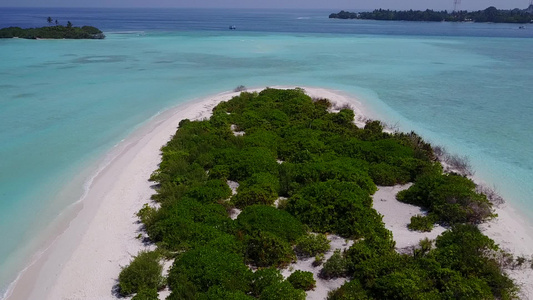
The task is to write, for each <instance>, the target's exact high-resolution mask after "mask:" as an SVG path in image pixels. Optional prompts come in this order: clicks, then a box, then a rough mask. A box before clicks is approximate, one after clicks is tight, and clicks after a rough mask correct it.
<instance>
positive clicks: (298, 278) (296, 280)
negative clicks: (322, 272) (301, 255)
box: [287, 270, 316, 291]
mask: <svg viewBox="0 0 533 300" xmlns="http://www.w3.org/2000/svg"><path fill="white" fill-rule="evenodd" d="M287 281H288V282H290V283H291V284H292V286H293V287H294V288H295V289H301V290H304V291H309V290H312V289H314V288H315V286H316V280H315V279H314V278H313V273H311V272H305V271H300V270H296V271H294V273H292V274H291V275H290V276H289V277H288V278H287Z"/></svg>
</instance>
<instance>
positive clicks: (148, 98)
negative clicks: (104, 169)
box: [0, 10, 533, 295]
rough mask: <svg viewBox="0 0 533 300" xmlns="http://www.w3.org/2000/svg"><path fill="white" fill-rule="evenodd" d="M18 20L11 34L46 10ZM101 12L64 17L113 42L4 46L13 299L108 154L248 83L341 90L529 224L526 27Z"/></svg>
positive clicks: (6, 231) (8, 269)
mask: <svg viewBox="0 0 533 300" xmlns="http://www.w3.org/2000/svg"><path fill="white" fill-rule="evenodd" d="M21 11H22V10H21ZM21 11H18V10H16V11H15V13H14V14H12V15H10V17H11V18H12V20H14V21H13V22H14V23H15V25H17V24H16V23H17V22H19V23H20V22H39V21H37V20H40V19H38V18H37V17H31V18H30V17H28V15H30V16H40V15H39V14H42V15H45V14H47V13H48V12H46V11H45V12H42V11H33V14H30V13H28V11H24V12H26V13H27V14H26V15H24V14H22V12H21ZM17 12H18V14H17ZM29 12H32V10H29ZM89 12H92V14H90V13H88V11H83V10H71V11H69V10H63V11H61V13H62V14H64V15H68V13H70V14H74V15H75V16H76V17H77V18H78V19H79V20H82V21H87V24H93V25H97V26H101V27H102V28H104V30H105V31H106V34H107V38H106V39H105V40H102V41H66V40H57V41H56V40H41V41H28V40H19V39H15V40H0V57H1V58H2V60H0V240H1V241H2V243H1V244H0V287H2V289H3V290H5V289H6V288H7V286H8V284H9V283H10V282H12V281H13V280H14V279H15V277H16V275H17V273H18V272H19V271H20V270H21V269H22V268H23V267H24V266H26V265H27V264H28V263H29V262H30V257H31V254H32V253H34V252H35V251H37V250H38V249H37V248H36V247H37V245H39V244H38V243H37V241H38V240H39V239H38V237H43V232H46V230H47V228H50V226H51V224H54V222H57V219H58V217H59V216H60V215H61V214H62V213H63V212H65V210H67V209H68V208H69V207H71V205H72V204H73V203H76V202H77V201H79V199H80V198H81V197H82V196H83V194H84V189H86V187H87V186H88V182H90V179H91V176H93V175H94V173H95V172H97V171H98V168H97V167H96V166H95V164H97V163H98V162H101V161H102V157H104V156H105V153H107V152H109V151H110V150H111V149H113V147H114V146H115V145H117V144H118V143H120V141H121V140H123V139H124V138H126V137H127V136H128V135H129V134H131V133H132V132H134V131H135V130H136V129H137V128H139V127H141V126H142V125H143V124H144V123H146V122H148V121H149V120H150V118H152V117H153V116H155V115H157V114H158V113H160V112H162V111H164V110H166V109H168V108H171V107H174V106H177V105H179V104H181V103H185V102H187V101H193V100H194V99H199V98H202V97H205V96H208V95H212V94H216V93H219V92H222V91H227V90H231V89H233V88H234V87H236V86H238V85H245V86H248V87H260V86H274V85H295V86H316V87H324V88H330V89H338V90H342V91H343V92H345V93H347V94H349V95H352V96H354V97H357V98H359V99H360V100H361V101H362V102H363V105H364V107H365V109H366V110H367V111H368V112H369V114H370V115H371V116H373V117H376V118H381V119H383V120H385V121H386V122H387V123H389V124H397V125H398V126H399V127H400V129H402V130H415V131H416V132H418V133H420V134H421V135H422V136H424V137H425V138H426V139H427V140H429V141H430V142H431V143H433V144H438V145H444V146H445V147H446V148H447V149H448V150H449V151H450V152H453V153H459V154H461V155H467V156H468V157H470V161H471V163H472V164H473V166H474V168H475V169H476V171H477V173H476V175H477V176H478V177H479V178H480V179H482V180H484V181H486V182H487V183H488V184H489V185H494V186H496V187H497V189H498V191H499V192H500V193H501V194H503V195H504V196H505V198H506V199H507V200H508V202H510V203H512V205H513V206H515V207H517V208H518V209H519V210H520V211H521V212H522V213H523V214H524V216H525V217H527V218H529V219H533V184H531V183H532V182H533V155H532V153H533V135H532V134H531V131H532V129H533V125H532V122H533V84H532V83H533V56H532V55H531V49H533V39H532V38H531V37H533V35H532V34H531V32H530V30H529V29H528V30H527V33H523V32H519V31H516V30H515V28H514V27H513V26H514V25H505V24H504V25H501V24H440V23H439V24H427V23H408V22H403V23H402V22H391V23H387V22H385V23H379V22H370V21H364V22H358V21H351V23H350V22H340V21H339V20H328V19H327V17H325V16H327V12H316V11H314V12H305V13H302V12H283V13H282V12H275V11H270V12H268V13H264V14H262V15H261V14H257V13H253V12H250V11H243V12H242V14H241V15H239V14H238V13H236V12H232V13H231V14H233V15H235V18H234V19H233V20H237V28H238V30H237V31H229V30H227V27H226V25H229V24H232V23H230V22H231V21H230V20H227V19H226V18H222V17H220V13H216V14H215V13H214V12H213V11H204V15H202V16H203V18H204V22H198V21H197V20H192V19H190V17H189V19H187V20H188V22H189V23H187V22H185V21H181V22H177V21H175V20H174V19H172V16H171V15H170V14H169V13H168V12H166V13H163V12H161V11H158V10H154V11H149V12H141V11H133V12H132V11H126V12H123V11H120V10H114V11H104V12H103V13H102V12H93V11H89ZM200 12H202V11H200ZM121 13H123V14H126V13H127V14H130V15H131V14H134V15H138V16H142V17H143V18H141V19H140V20H138V21H136V22H131V21H129V22H130V23H128V22H126V19H125V17H124V16H123V14H121ZM179 13H180V12H179V11H176V14H179ZM76 14H77V15H76ZM146 14H148V15H149V16H152V18H149V17H147V16H146ZM150 14H151V15H150ZM0 15H1V14H0ZM214 15H216V16H219V17H218V18H212V17H213V16H214ZM222 15H223V13H222ZM14 16H18V18H15V17H14ZM237 17H238V18H237ZM165 18H166V19H165ZM258 18H259V21H257V22H255V20H257V19H258ZM21 20H22V21H21ZM157 20H168V22H167V23H164V24H163V25H161V24H159V23H157V22H156V21H157ZM2 22H4V23H5V22H7V21H5V20H3V21H2ZM80 22H81V21H80ZM302 22H303V23H302ZM156 23H157V24H158V25H157V26H156V25H154V24H156ZM75 24H76V23H75ZM184 24H185V25H184ZM186 24H189V27H187V25H186ZM239 24H240V25H239ZM302 24H303V25H302ZM2 25H4V24H3V23H2ZM174 25H175V26H174ZM461 26H462V27H461ZM242 27H244V29H243V30H239V29H241V28H242ZM176 28H177V29H176ZM191 28H192V29H191ZM246 29H248V30H246ZM65 189H67V190H65ZM0 295H1V294H0Z"/></svg>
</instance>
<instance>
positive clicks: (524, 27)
mask: <svg viewBox="0 0 533 300" xmlns="http://www.w3.org/2000/svg"><path fill="white" fill-rule="evenodd" d="M518 29H526V26H520V27H518Z"/></svg>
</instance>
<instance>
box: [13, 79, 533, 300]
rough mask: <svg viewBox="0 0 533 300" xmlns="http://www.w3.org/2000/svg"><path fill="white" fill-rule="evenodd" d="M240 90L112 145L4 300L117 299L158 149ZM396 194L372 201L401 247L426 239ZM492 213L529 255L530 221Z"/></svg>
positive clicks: (508, 243)
mask: <svg viewBox="0 0 533 300" xmlns="http://www.w3.org/2000/svg"><path fill="white" fill-rule="evenodd" d="M278 88H289V87H278ZM303 88H304V89H305V91H306V92H307V94H308V95H310V96H311V97H317V98H328V99H330V100H332V102H334V103H336V108H340V107H342V106H343V105H349V106H350V107H351V108H352V109H354V110H355V114H356V116H359V117H360V119H357V120H356V122H357V123H358V125H361V124H363V123H362V122H363V120H364V113H365V112H364V111H361V110H360V108H361V107H362V105H363V104H362V103H361V102H359V101H358V100H357V99H354V98H351V97H349V96H348V95H344V94H343V93H342V92H340V91H334V90H325V89H319V88H312V87H303ZM261 89H262V88H259V89H253V90H249V91H257V90H261ZM238 94H239V93H236V92H225V93H220V94H217V95H213V96H210V97H206V98H203V99H196V100H193V101H191V102H189V103H187V104H184V105H180V106H178V107H175V108H172V109H170V110H168V111H165V112H163V113H161V114H160V115H158V116H156V117H154V119H153V120H151V121H150V122H148V124H146V125H145V126H143V127H142V128H140V129H138V130H137V131H136V132H135V133H133V134H132V135H130V136H129V137H128V138H127V139H126V140H124V141H123V142H121V143H120V144H119V145H118V146H117V147H116V149H113V151H114V153H113V155H114V157H113V159H112V160H111V162H110V163H109V164H108V165H107V166H105V167H104V168H103V169H102V170H101V171H100V172H99V173H98V174H97V176H95V177H94V180H93V182H92V184H91V186H90V188H89V190H88V193H87V195H86V196H85V198H84V199H83V201H82V202H81V203H80V204H79V207H78V208H77V210H78V213H77V214H76V217H75V218H74V219H73V220H72V221H71V222H70V223H69V224H65V225H64V226H63V228H60V229H59V230H58V232H57V233H56V234H55V237H54V238H56V237H57V239H55V241H54V242H53V243H52V244H51V246H50V247H49V248H48V249H47V251H45V253H44V254H43V255H42V256H41V257H40V258H39V259H38V260H37V261H36V262H35V263H34V264H33V265H31V266H29V267H28V268H27V270H26V271H25V272H24V273H23V274H22V276H20V278H19V280H18V281H17V282H16V284H15V285H14V287H13V289H12V291H11V294H10V295H9V296H8V298H7V299H116V298H115V296H114V295H113V293H112V289H113V287H114V285H115V284H116V278H117V277H118V274H119V272H120V269H121V267H122V266H125V265H127V264H128V263H129V261H130V259H131V257H132V256H133V255H136V254H137V253H138V252H139V251H140V250H142V249H145V247H150V246H145V245H143V244H142V242H141V241H140V240H139V239H137V236H138V234H139V228H140V224H139V223H138V219H137V217H136V216H135V214H136V213H137V211H139V209H140V208H141V207H142V206H143V205H144V204H145V203H149V202H150V196H151V195H152V194H153V193H154V190H153V189H152V188H151V183H150V182H148V181H147V179H148V178H149V177H150V174H151V173H152V172H153V171H154V170H155V169H157V165H158V163H159V162H160V148H161V147H162V146H163V145H164V144H166V143H167V141H168V140H169V139H170V138H171V137H172V135H173V134H174V133H175V131H176V129H177V126H178V123H179V121H180V120H182V119H185V118H188V119H202V118H206V117H209V115H210V113H211V109H212V108H213V107H214V106H215V105H216V104H218V103H219V102H221V101H226V100H229V99H231V97H233V96H235V95H238ZM397 191H398V189H397V188H396V187H394V188H392V187H391V188H381V189H380V191H378V193H379V194H378V193H377V194H376V195H375V196H374V199H375V202H378V199H379V202H380V203H376V206H375V208H376V209H377V210H378V211H379V212H380V213H381V214H383V215H384V221H385V222H386V224H387V228H388V229H390V230H392V231H393V234H394V238H395V240H396V242H397V244H398V246H400V245H406V246H408V245H412V244H413V243H416V239H418V238H419V237H420V239H422V238H423V236H419V235H417V234H416V233H412V232H411V233H410V232H409V231H408V230H407V229H406V228H405V226H403V224H404V223H405V219H406V218H407V220H408V219H409V218H410V216H411V214H413V213H415V211H414V210H413V208H412V207H411V208H408V207H405V206H402V205H405V204H402V203H399V202H397V201H396V200H395V199H394V195H395V193H396V192H397ZM381 199H384V200H385V201H381ZM394 201H396V202H397V203H396V202H394ZM398 203H399V204H398ZM415 209H416V208H415ZM497 213H498V214H499V215H500V217H499V218H498V219H497V220H495V221H491V222H489V223H487V224H484V225H483V227H482V228H483V230H484V231H485V233H486V234H487V235H489V236H490V237H491V238H493V239H494V240H495V241H496V242H497V243H499V244H500V245H501V246H502V248H504V249H508V250H511V251H512V252H514V253H516V255H531V254H532V253H533V252H531V250H530V249H533V236H532V234H533V230H531V229H532V227H531V225H530V224H527V223H526V222H525V221H523V220H520V219H517V218H516V217H515V216H516V214H513V211H512V208H511V207H510V206H509V205H506V206H504V207H502V208H499V209H498V210H497ZM405 225H406V224H405ZM432 234H434V233H433V232H432ZM430 237H433V235H431V236H430ZM528 251H530V252H528ZM532 274H533V272H531V269H529V270H525V271H520V272H512V273H511V276H512V277H513V278H515V279H516V280H517V281H518V283H519V284H525V285H527V286H525V287H524V292H526V293H530V294H526V295H532V296H533V287H532V286H533V277H532ZM326 294H327V292H326Z"/></svg>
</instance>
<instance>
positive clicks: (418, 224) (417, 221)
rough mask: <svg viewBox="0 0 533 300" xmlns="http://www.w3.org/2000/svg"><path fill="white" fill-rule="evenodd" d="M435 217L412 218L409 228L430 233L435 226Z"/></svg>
mask: <svg viewBox="0 0 533 300" xmlns="http://www.w3.org/2000/svg"><path fill="white" fill-rule="evenodd" d="M435 221H436V220H435V217H434V216H433V215H429V216H421V215H416V216H413V217H411V223H409V225H407V227H408V228H409V229H411V230H416V231H425V232H430V231H431V230H433V225H435Z"/></svg>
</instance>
